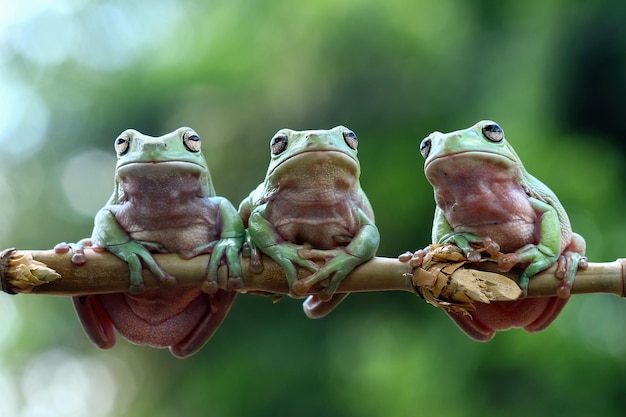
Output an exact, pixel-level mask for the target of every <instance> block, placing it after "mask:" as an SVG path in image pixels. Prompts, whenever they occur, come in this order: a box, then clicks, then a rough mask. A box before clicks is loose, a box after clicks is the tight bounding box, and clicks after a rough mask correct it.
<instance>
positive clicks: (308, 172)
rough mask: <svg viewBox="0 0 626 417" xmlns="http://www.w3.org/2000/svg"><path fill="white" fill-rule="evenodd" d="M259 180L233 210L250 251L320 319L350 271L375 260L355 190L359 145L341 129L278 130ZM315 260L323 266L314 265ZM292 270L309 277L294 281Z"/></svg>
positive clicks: (368, 210)
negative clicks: (271, 264)
mask: <svg viewBox="0 0 626 417" xmlns="http://www.w3.org/2000/svg"><path fill="white" fill-rule="evenodd" d="M269 145H270V154H271V160H270V163H269V167H268V169H267V175H266V177H265V181H264V182H263V183H261V184H260V185H259V186H258V187H257V188H256V189H255V190H254V191H253V192H252V193H251V194H250V196H249V197H247V198H246V199H245V200H244V201H242V203H241V204H240V206H239V213H240V215H241V216H242V218H243V219H244V226H245V227H247V230H248V233H249V238H250V241H251V243H252V247H253V248H255V249H256V248H258V249H259V250H260V251H261V252H263V253H265V254H266V255H268V256H270V257H271V258H272V259H274V261H276V262H277V263H278V264H279V265H280V266H281V267H282V268H283V269H284V270H285V273H286V277H287V281H288V283H289V288H290V292H291V295H292V296H294V297H303V296H304V295H305V294H307V292H308V291H309V290H310V289H311V287H313V286H314V285H315V284H317V283H321V285H322V286H324V288H323V289H322V290H321V291H319V292H318V293H317V294H315V295H311V296H309V297H308V298H307V300H306V301H305V302H304V304H303V308H304V311H305V313H306V314H307V316H308V317H310V318H318V317H323V316H324V315H326V314H328V313H329V312H330V311H331V310H332V309H333V308H335V307H336V305H337V304H339V303H340V302H341V301H342V300H343V298H345V296H346V294H334V293H335V290H336V289H337V287H338V286H339V284H340V283H341V281H342V280H343V279H344V278H345V277H346V276H347V275H348V274H349V273H350V271H352V270H353V269H354V268H355V267H356V266H358V265H360V264H362V263H364V262H366V261H367V260H369V259H371V258H372V257H374V255H375V254H376V250H377V248H378V244H379V241H380V236H379V233H378V229H377V228H376V226H375V225H374V212H373V210H372V207H371V205H370V203H369V201H368V199H367V197H366V195H365V193H364V192H363V190H362V189H361V186H360V183H359V177H360V164H359V160H358V159H357V146H358V138H357V136H356V135H355V134H354V132H352V131H351V130H349V129H348V128H346V127H343V126H337V127H335V128H333V129H330V130H305V131H295V130H290V129H282V130H279V131H278V133H276V135H274V137H273V138H272V139H271V140H270V144H269ZM313 259H323V260H324V261H325V263H324V264H323V266H321V267H320V266H318V265H317V264H316V263H315V262H314V261H313ZM296 266H299V267H303V268H305V269H308V270H309V271H311V272H313V274H312V275H310V276H308V277H307V278H305V279H301V280H298V278H297V271H296Z"/></svg>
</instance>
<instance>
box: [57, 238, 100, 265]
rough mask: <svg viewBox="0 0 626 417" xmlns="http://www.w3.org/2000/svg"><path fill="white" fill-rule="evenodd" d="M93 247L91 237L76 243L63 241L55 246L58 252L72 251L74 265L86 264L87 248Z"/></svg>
mask: <svg viewBox="0 0 626 417" xmlns="http://www.w3.org/2000/svg"><path fill="white" fill-rule="evenodd" d="M86 247H89V248H91V247H92V244H91V239H88V238H86V239H81V240H79V241H78V242H76V243H67V242H61V243H57V244H56V245H55V246H54V251H55V252H56V253H67V252H71V253H72V257H71V261H72V263H73V264H74V265H84V264H85V263H87V257H86V256H85V248H86Z"/></svg>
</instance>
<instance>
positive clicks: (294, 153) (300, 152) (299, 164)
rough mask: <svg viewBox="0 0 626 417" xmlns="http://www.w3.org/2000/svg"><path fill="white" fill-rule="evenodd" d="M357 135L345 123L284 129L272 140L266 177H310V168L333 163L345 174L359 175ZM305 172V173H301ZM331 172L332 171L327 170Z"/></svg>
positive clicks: (355, 176) (356, 176) (354, 176)
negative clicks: (328, 126) (324, 128)
mask: <svg viewBox="0 0 626 417" xmlns="http://www.w3.org/2000/svg"><path fill="white" fill-rule="evenodd" d="M358 144H359V140H358V138H357V136H356V134H355V133H354V132H353V131H351V130H350V129H348V128H347V127H344V126H337V127H334V128H332V129H330V130H303V131H296V130H291V129H281V130H279V131H278V132H277V133H276V134H275V135H274V137H273V138H272V139H271V140H270V153H271V161H270V164H269V167H268V169H267V179H269V180H271V179H273V178H279V177H284V176H285V174H288V176H290V177H295V176H301V177H302V178H303V179H304V178H306V176H307V172H306V171H307V170H308V169H314V168H316V167H321V164H322V161H324V165H326V164H331V163H332V165H333V166H334V167H338V168H340V169H342V170H343V171H344V173H345V174H347V175H349V176H351V177H353V178H358V177H359V174H360V167H359V160H358V159H357V146H358ZM300 174H302V175H300ZM328 174H329V175H330V172H328Z"/></svg>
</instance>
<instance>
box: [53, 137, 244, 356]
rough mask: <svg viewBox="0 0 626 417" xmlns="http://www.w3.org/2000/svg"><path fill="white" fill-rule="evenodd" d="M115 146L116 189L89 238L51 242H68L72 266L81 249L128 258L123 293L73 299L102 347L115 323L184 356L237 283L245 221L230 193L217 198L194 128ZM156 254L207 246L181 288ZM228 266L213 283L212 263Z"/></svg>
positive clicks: (203, 338) (207, 331)
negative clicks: (148, 275) (201, 271)
mask: <svg viewBox="0 0 626 417" xmlns="http://www.w3.org/2000/svg"><path fill="white" fill-rule="evenodd" d="M114 146H115V151H116V154H117V165H116V168H115V186H114V191H113V194H112V195H111V197H110V198H109V200H108V202H107V203H106V205H105V206H104V207H103V208H102V209H100V210H99V211H98V212H97V214H96V217H95V220H94V228H93V232H92V235H91V238H89V239H84V240H82V241H80V242H78V243H77V244H71V245H68V244H61V245H58V246H57V248H56V249H57V252H66V251H67V250H68V249H71V250H72V251H73V256H72V262H74V263H76V264H78V265H81V264H84V263H85V262H86V258H85V252H84V249H85V248H88V247H89V248H92V249H94V250H100V251H102V250H108V251H109V252H111V253H112V254H114V255H115V256H117V257H118V258H120V259H122V260H123V261H125V262H127V263H128V267H129V270H130V285H129V290H128V292H122V293H111V294H98V295H95V294H92V295H85V296H76V297H73V303H74V307H75V310H76V313H77V315H78V317H79V320H80V322H81V324H82V326H83V328H84V330H85V332H86V333H87V336H88V337H89V338H90V339H91V341H92V342H93V343H95V344H96V345H97V346H99V347H100V348H102V349H108V348H111V347H113V346H114V345H115V344H116V333H115V330H117V332H119V333H120V334H121V335H122V336H124V337H125V338H126V339H127V340H129V341H130V342H132V343H135V344H139V345H148V346H152V347H155V348H169V350H170V352H171V353H172V354H173V355H174V356H176V357H179V358H184V357H187V356H190V355H192V354H194V353H196V352H197V351H198V350H199V349H200V348H201V347H202V346H203V345H204V344H205V343H206V342H207V341H208V340H209V339H210V338H211V336H212V335H213V334H214V333H215V331H216V330H217V328H218V327H219V326H220V324H221V323H222V321H223V320H224V318H225V317H226V315H227V313H228V311H229V310H230V308H231V306H232V304H233V302H234V300H235V297H236V295H237V292H236V291H235V289H237V288H239V287H241V286H242V279H241V277H242V270H241V265H240V260H239V252H240V249H241V245H242V243H243V240H244V233H245V232H244V229H243V222H242V220H241V218H240V217H239V214H238V213H237V209H236V208H235V207H234V206H233V205H232V204H231V203H230V202H229V201H228V200H227V199H226V198H224V197H219V196H216V193H215V189H214V187H213V181H212V178H211V174H210V171H209V168H208V165H207V162H206V160H205V158H204V156H203V154H202V151H201V139H200V136H199V135H198V134H197V133H196V132H195V131H194V130H193V129H191V128H189V127H181V128H179V129H177V130H175V131H174V132H171V133H168V134H166V135H163V136H160V137H151V136H147V135H144V134H142V133H140V132H138V131H137V130H134V129H128V130H126V131H124V132H123V133H121V134H120V135H119V136H118V137H117V138H116V139H115V144H114ZM155 253H176V254H179V255H180V256H181V257H182V258H183V259H191V258H193V257H195V256H198V255H200V254H203V253H210V254H211V258H210V261H209V264H208V267H207V272H206V276H205V277H204V281H203V282H202V285H198V286H195V287H177V286H176V278H175V277H173V276H171V275H170V274H169V273H167V272H166V271H165V270H164V269H163V268H162V267H161V266H160V265H159V264H158V263H157V261H156V260H155V258H154V256H153V254H155ZM224 263H225V264H226V267H227V268H228V274H227V275H228V278H227V282H226V283H221V284H222V285H218V278H217V270H218V268H219V266H220V265H221V264H224ZM144 267H145V268H147V269H148V270H150V272H152V274H153V275H154V276H155V277H156V278H157V280H158V283H159V285H158V287H157V288H146V285H145V283H144V281H143V278H142V270H143V268H144ZM220 286H221V287H225V289H222V288H220Z"/></svg>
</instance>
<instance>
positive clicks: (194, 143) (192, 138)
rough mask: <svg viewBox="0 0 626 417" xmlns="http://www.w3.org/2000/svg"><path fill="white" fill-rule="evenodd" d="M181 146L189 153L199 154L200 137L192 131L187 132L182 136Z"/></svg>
mask: <svg viewBox="0 0 626 417" xmlns="http://www.w3.org/2000/svg"><path fill="white" fill-rule="evenodd" d="M183 144H184V145H185V148H187V150H188V151H189V152H200V145H201V141H200V136H198V134H197V133H196V132H194V131H193V130H188V131H186V132H185V133H184V134H183Z"/></svg>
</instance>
